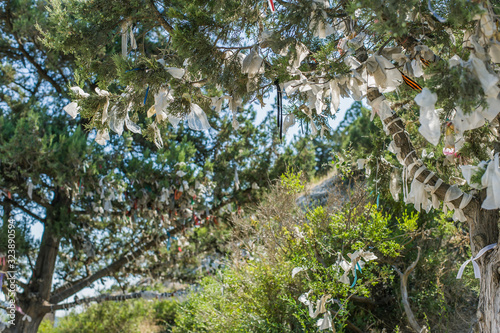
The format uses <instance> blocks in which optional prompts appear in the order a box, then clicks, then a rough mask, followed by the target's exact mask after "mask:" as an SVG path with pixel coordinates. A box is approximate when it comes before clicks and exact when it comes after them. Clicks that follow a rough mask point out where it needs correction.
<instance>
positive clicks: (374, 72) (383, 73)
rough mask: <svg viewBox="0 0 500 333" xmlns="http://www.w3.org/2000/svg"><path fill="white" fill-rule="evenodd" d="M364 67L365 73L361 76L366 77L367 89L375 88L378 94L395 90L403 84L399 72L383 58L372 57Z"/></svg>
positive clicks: (378, 56)
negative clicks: (377, 89)
mask: <svg viewBox="0 0 500 333" xmlns="http://www.w3.org/2000/svg"><path fill="white" fill-rule="evenodd" d="M364 65H365V71H364V73H363V75H362V76H363V78H366V77H368V80H367V83H368V87H377V88H379V90H380V92H382V93H386V92H391V91H394V90H396V88H397V87H398V86H399V85H400V84H401V83H402V82H403V77H402V76H401V72H400V71H399V70H398V69H397V68H396V67H395V66H394V65H393V64H392V63H391V62H390V61H389V60H388V59H386V58H385V57H383V56H380V55H372V56H371V57H370V58H368V60H367V61H366V62H365V63H364ZM365 72H366V74H365Z"/></svg>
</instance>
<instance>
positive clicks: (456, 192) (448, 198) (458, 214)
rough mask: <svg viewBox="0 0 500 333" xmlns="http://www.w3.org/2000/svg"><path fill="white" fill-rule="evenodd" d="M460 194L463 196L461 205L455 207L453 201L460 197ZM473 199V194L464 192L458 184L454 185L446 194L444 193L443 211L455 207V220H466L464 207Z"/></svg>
mask: <svg viewBox="0 0 500 333" xmlns="http://www.w3.org/2000/svg"><path fill="white" fill-rule="evenodd" d="M460 196H462V200H461V201H460V205H459V206H458V207H455V206H454V205H453V204H452V203H451V202H452V201H453V200H456V199H458V198H460ZM471 200H472V195H470V194H468V193H465V192H462V191H461V190H460V189H459V188H458V186H457V185H452V186H450V187H449V188H448V190H447V191H446V194H445V195H444V204H443V211H444V212H445V213H446V212H447V211H448V209H454V210H455V212H454V213H453V220H454V221H460V222H466V221H467V218H466V217H465V215H464V212H463V209H464V208H465V207H467V205H468V204H469V203H470V201H471Z"/></svg>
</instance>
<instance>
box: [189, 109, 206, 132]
mask: <svg viewBox="0 0 500 333" xmlns="http://www.w3.org/2000/svg"><path fill="white" fill-rule="evenodd" d="M190 109H191V112H190V113H189V114H188V115H187V117H186V119H187V121H188V126H189V128H191V129H192V130H195V131H204V130H207V129H210V128H211V127H210V124H209V123H208V118H207V115H206V114H205V112H204V111H203V110H202V109H201V107H200V106H199V105H198V104H194V103H191V106H190Z"/></svg>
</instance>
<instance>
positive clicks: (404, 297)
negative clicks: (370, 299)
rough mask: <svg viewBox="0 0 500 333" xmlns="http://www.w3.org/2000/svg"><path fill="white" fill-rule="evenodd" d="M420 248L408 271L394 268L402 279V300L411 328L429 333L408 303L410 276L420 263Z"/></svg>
mask: <svg viewBox="0 0 500 333" xmlns="http://www.w3.org/2000/svg"><path fill="white" fill-rule="evenodd" d="M417 248H418V254H417V259H415V261H414V262H413V263H412V264H411V265H410V266H409V267H408V268H407V269H406V271H405V272H404V274H403V273H401V271H400V270H399V269H398V268H397V267H396V266H393V268H394V270H395V271H396V272H397V273H398V275H399V278H400V279H401V298H402V300H401V301H402V302H403V307H404V309H405V313H406V316H407V317H408V321H409V322H410V326H411V327H412V328H413V329H414V330H415V331H416V332H419V333H420V332H427V328H426V327H425V326H424V327H423V328H422V327H420V325H419V324H418V322H417V320H416V319H415V316H414V315H413V311H412V310H411V307H410V302H409V301H408V289H407V285H408V276H409V275H410V273H411V272H412V271H413V270H414V269H415V267H416V266H417V263H418V261H419V260H420V246H419V247H417Z"/></svg>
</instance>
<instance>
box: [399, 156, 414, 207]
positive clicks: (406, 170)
mask: <svg viewBox="0 0 500 333" xmlns="http://www.w3.org/2000/svg"><path fill="white" fill-rule="evenodd" d="M412 153H415V154H416V152H415V150H412V151H410V152H409V153H408V155H406V157H405V158H404V159H403V163H402V164H403V175H402V178H403V200H404V201H405V202H406V199H407V197H408V174H409V173H411V171H412V170H413V167H414V166H415V164H416V163H417V162H414V163H412V164H410V165H409V166H408V167H407V166H406V160H407V159H408V157H409V156H410V155H411V154H412Z"/></svg>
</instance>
